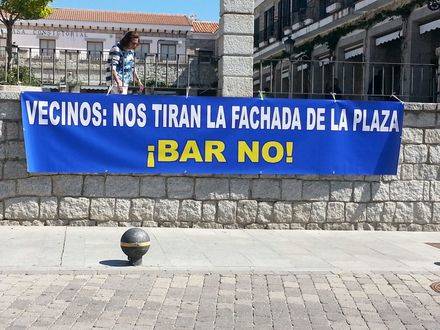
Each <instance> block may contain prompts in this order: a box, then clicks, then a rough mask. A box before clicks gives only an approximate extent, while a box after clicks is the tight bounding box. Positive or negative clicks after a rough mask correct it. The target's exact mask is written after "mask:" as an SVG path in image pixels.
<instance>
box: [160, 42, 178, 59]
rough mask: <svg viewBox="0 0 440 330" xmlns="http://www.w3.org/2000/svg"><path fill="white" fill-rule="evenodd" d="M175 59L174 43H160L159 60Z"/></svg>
mask: <svg viewBox="0 0 440 330" xmlns="http://www.w3.org/2000/svg"><path fill="white" fill-rule="evenodd" d="M167 59H168V60H169V61H175V60H176V45H174V44H161V45H160V60H161V61H166V60H167Z"/></svg>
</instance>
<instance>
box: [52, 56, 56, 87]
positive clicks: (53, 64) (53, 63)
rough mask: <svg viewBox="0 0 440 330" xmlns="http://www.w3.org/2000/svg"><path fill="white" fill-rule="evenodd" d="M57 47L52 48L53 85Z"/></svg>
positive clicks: (53, 81)
mask: <svg viewBox="0 0 440 330" xmlns="http://www.w3.org/2000/svg"><path fill="white" fill-rule="evenodd" d="M55 52H56V50H55V48H54V49H53V50H52V85H55Z"/></svg>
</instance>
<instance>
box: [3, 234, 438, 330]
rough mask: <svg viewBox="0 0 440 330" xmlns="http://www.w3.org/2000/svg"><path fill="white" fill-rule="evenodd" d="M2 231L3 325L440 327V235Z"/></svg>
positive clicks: (22, 326) (286, 327) (18, 326)
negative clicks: (136, 262)
mask: <svg viewBox="0 0 440 330" xmlns="http://www.w3.org/2000/svg"><path fill="white" fill-rule="evenodd" d="M125 230H126V229H125V228H72V227H44V228H39V227H20V228H19V227H3V228H0V237H2V239H3V245H2V249H1V251H0V265H1V266H0V328H16V329H19V328H20V329H21V328H26V327H31V328H41V329H47V328H54V329H64V328H75V329H88V328H93V327H95V328H120V329H131V328H139V329H149V328H151V329H153V328H154V329H172V328H179V329H180V328H182V329H184V328H187V329H193V328H197V329H214V328H215V329H231V328H236V329H246V328H258V329H271V328H275V329H291V328H294V329H439V328H440V294H438V293H436V292H434V291H433V290H432V289H431V288H430V285H431V284H432V283H433V282H436V281H440V266H439V265H437V264H438V263H439V262H440V250H439V249H436V248H435V247H432V246H430V245H427V244H426V243H440V234H439V233H408V232H393V233H388V232H329V231H325V232H324V231H323V232H318V231H315V232H313V231H264V230H195V229H171V228H154V229H153V228H151V229H147V231H148V233H149V234H150V237H151V243H152V245H151V249H150V251H149V252H148V254H147V255H146V256H145V257H144V263H143V266H142V267H137V268H131V267H127V265H126V261H125V260H126V257H125V255H124V254H123V253H122V252H121V250H120V248H119V239H120V237H121V235H122V233H123V232H124V231H125Z"/></svg>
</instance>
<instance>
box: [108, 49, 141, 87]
mask: <svg viewBox="0 0 440 330" xmlns="http://www.w3.org/2000/svg"><path fill="white" fill-rule="evenodd" d="M112 69H114V70H115V71H116V72H117V74H118V77H119V78H120V79H121V81H122V84H123V86H129V85H130V83H132V82H133V78H134V72H135V60H134V51H133V50H123V49H122V48H121V46H120V44H119V43H117V44H116V45H115V46H113V47H112V49H110V54H109V57H108V60H107V77H106V80H107V84H108V85H116V83H115V82H113V81H112V80H113V77H112Z"/></svg>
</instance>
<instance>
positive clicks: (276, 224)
mask: <svg viewBox="0 0 440 330" xmlns="http://www.w3.org/2000/svg"><path fill="white" fill-rule="evenodd" d="M406 108H407V111H406V115H405V126H406V127H405V129H404V133H403V147H402V151H401V163H400V165H399V174H398V175H397V176H383V177H380V176H356V177H354V176H351V177H347V176H326V177H318V176H316V177H315V176H258V175H257V176H239V175H237V176H141V175H126V176H119V175H118V176H116V175H29V174H28V173H27V172H26V159H25V153H24V144H23V134H22V126H21V119H20V118H21V115H20V107H19V103H18V95H16V94H0V165H1V166H0V170H1V172H0V174H1V180H0V224H2V225H72V226H85V225H86V226H131V225H134V226H141V225H142V226H160V227H172V226H178V227H199V228H237V227H238V228H268V229H335V230H415V231H416V230H417V231H421V230H425V231H440V105H436V104H424V105H423V104H408V105H407V107H406Z"/></svg>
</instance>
